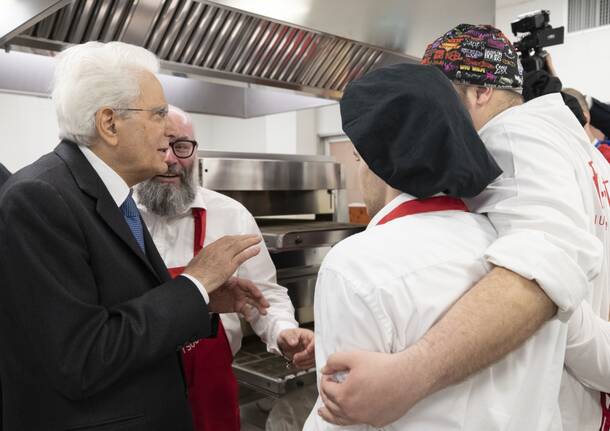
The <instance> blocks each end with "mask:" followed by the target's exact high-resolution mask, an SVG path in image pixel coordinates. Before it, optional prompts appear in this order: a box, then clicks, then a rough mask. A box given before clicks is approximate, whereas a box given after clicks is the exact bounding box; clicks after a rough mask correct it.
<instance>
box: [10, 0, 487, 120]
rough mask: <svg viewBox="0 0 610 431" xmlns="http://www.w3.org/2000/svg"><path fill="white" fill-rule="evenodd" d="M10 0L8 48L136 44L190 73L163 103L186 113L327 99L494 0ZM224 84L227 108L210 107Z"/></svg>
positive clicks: (295, 105) (280, 107) (269, 109)
mask: <svg viewBox="0 0 610 431" xmlns="http://www.w3.org/2000/svg"><path fill="white" fill-rule="evenodd" d="M18 2H19V4H20V7H21V11H22V12H21V13H20V14H13V15H10V16H9V15H7V16H8V18H7V19H3V21H11V22H10V23H7V24H3V25H2V26H0V46H4V48H5V50H7V51H9V52H10V51H13V50H15V51H27V52H29V53H36V54H47V55H51V56H52V55H53V54H54V53H55V52H57V51H59V50H61V49H62V48H64V47H66V46H68V45H70V44H74V43H82V42H86V41H89V40H100V41H110V40H121V41H125V42H129V43H133V44H136V45H140V46H144V47H146V48H147V49H149V50H151V51H152V52H154V53H155V54H157V55H158V56H159V58H160V59H161V60H162V68H163V70H164V72H165V73H167V74H169V75H177V76H179V77H181V79H184V78H194V81H196V83H195V84H191V87H192V88H190V91H189V92H184V91H183V92H182V94H187V95H189V96H190V100H189V101H188V103H187V102H184V103H180V102H182V99H181V98H180V97H179V95H178V94H177V93H179V92H174V91H173V90H172V88H171V87H166V88H167V90H168V98H169V99H170V100H171V101H172V102H174V103H178V104H180V105H181V106H185V105H188V106H187V108H188V109H190V110H192V111H194V112H201V113H208V114H219V115H232V116H238V117H249V116H257V115H265V114H268V113H273V112H282V111H287V110H294V109H302V108H306V107H313V106H320V105H323V104H327V103H332V101H336V100H338V99H340V97H341V94H342V91H343V89H344V88H345V86H346V85H347V83H348V82H349V81H350V80H352V79H355V78H358V77H360V76H362V75H363V74H364V73H366V72H367V71H370V70H372V69H374V68H377V67H380V66H382V65H385V64H391V63H396V62H401V61H414V59H415V58H416V57H417V56H419V55H420V54H421V52H413V53H411V52H409V50H411V49H412V47H411V45H413V43H414V42H416V43H419V39H418V37H425V38H427V40H431V39H432V38H433V37H434V36H436V35H438V34H440V33H441V32H442V31H444V30H446V29H447V28H449V27H451V26H452V25H454V24H456V23H458V22H461V21H464V20H466V21H469V20H467V19H465V18H466V17H467V16H469V14H470V16H473V19H474V21H476V22H492V21H493V5H494V2H493V0H467V1H465V2H460V5H459V7H456V6H454V3H456V2H453V1H448V0H443V1H437V2H430V1H428V0H415V1H406V0H376V1H370V0H290V1H287V0H218V1H213V2H212V1H207V0H206V1H203V0H74V1H68V2H66V0H62V1H57V0H19V1H18ZM8 3H9V6H10V4H11V3H17V2H16V1H15V0H13V1H11V0H8ZM66 3H67V4H66ZM431 3H433V5H431ZM28 5H29V6H28ZM3 9H4V4H2V5H0V16H5V15H4V10H3ZM28 10H29V15H28V13H26V12H27V11H28ZM441 10H443V13H442V15H441V14H440V13H439V12H440V11H441ZM447 12H450V14H449V16H448V15H447ZM470 21H472V20H470ZM421 44H422V45H423V46H421V51H423V48H424V46H425V44H424V42H422V43H421ZM11 54H12V53H10V54H8V55H4V56H3V57H0V66H2V62H4V63H5V64H7V63H8V62H11V64H12V66H11V67H12V68H15V67H17V66H15V64H13V63H14V61H13V59H12V58H10V56H11ZM409 54H412V55H409ZM0 79H1V77H0ZM20 79H21V86H22V87H23V86H26V85H27V83H26V82H23V78H22V77H21V78H20ZM186 80H187V81H192V79H186ZM3 81H5V82H1V81H0V89H1V88H4V89H6V90H13V91H24V90H23V88H21V87H20V88H19V89H18V90H16V89H14V88H13V89H11V88H6V86H7V85H10V83H9V84H7V82H6V81H11V82H12V81H14V79H4V80H3ZM177 82H179V81H177ZM41 85H42V84H41V82H40V79H39V82H38V83H37V84H36V85H32V88H31V89H30V92H32V93H37V92H38V90H39V89H40V86H41ZM185 85H186V84H184V83H182V86H183V87H184V86H185ZM35 88H36V89H35ZM225 88H226V94H227V95H228V96H227V97H228V99H230V100H232V101H234V102H235V103H231V104H230V105H231V106H233V107H227V106H224V107H219V104H218V103H219V101H220V102H221V101H222V100H223V96H222V94H223V92H225ZM270 88H276V89H282V90H284V91H277V90H276V91H270V90H269V89H270ZM172 93H175V94H172ZM210 94H216V95H219V97H217V98H215V99H213V100H214V103H209V100H210V99H208V102H206V101H204V100H203V96H205V95H207V96H208V97H209V95H210ZM197 95H201V97H197ZM267 96H269V99H268V98H267ZM312 96H314V97H312ZM172 98H173V100H172ZM291 100H292V102H291V103H289V102H290V101H291ZM329 101H331V102H329ZM261 107H265V108H261Z"/></svg>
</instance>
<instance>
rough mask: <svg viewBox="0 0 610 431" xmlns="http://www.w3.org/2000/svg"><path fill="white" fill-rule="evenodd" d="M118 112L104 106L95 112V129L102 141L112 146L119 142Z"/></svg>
mask: <svg viewBox="0 0 610 431" xmlns="http://www.w3.org/2000/svg"><path fill="white" fill-rule="evenodd" d="M117 119H118V117H117V114H116V112H115V111H114V110H113V109H112V108H109V107H103V108H101V109H99V110H98V111H97V112H96V113H95V129H96V130H97V134H98V136H99V137H100V138H101V139H102V141H104V142H106V143H107V144H109V145H111V146H115V145H117V144H118V141H119V138H118V130H117V125H116V122H117Z"/></svg>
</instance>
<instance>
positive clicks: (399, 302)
mask: <svg viewBox="0 0 610 431" xmlns="http://www.w3.org/2000/svg"><path fill="white" fill-rule="evenodd" d="M410 199H413V197H411V196H409V195H406V194H401V195H400V196H398V197H397V198H395V199H394V200H393V201H392V202H390V203H389V204H387V205H386V206H385V207H384V208H383V209H382V210H381V211H380V212H379V213H378V214H377V215H375V217H374V218H373V219H372V221H371V223H370V224H369V226H368V227H367V229H366V230H365V231H364V232H362V233H360V234H357V235H353V236H351V237H349V238H347V239H346V240H344V241H342V242H340V243H339V244H337V245H336V246H335V247H334V248H333V249H332V250H331V251H330V253H329V254H328V255H327V257H326V258H325V259H324V262H323V264H322V266H321V269H320V273H319V275H318V281H317V285H316V292H315V302H314V313H315V322H316V328H315V331H316V366H317V368H318V370H317V371H318V383H319V377H320V369H321V368H322V367H323V366H324V364H325V363H326V361H327V358H328V356H329V355H331V354H332V353H335V352H339V351H351V350H365V351H377V352H387V353H394V352H400V351H403V350H404V349H406V348H407V347H409V346H410V345H412V344H413V343H415V342H416V341H417V340H419V339H420V338H421V337H422V336H423V335H424V334H425V333H426V332H427V331H428V329H429V328H430V327H431V326H432V325H433V324H434V323H435V322H436V321H437V320H438V319H439V318H440V317H441V316H442V315H443V314H444V313H445V312H446V311H447V310H448V309H449V308H450V307H451V306H452V305H453V303H454V302H455V301H456V300H457V299H458V298H460V296H462V295H463V294H464V293H465V292H466V291H467V290H468V289H469V288H470V287H471V286H473V285H474V284H475V283H476V282H478V281H479V280H480V279H481V278H482V277H483V276H485V274H486V273H487V272H488V271H489V269H490V267H491V265H490V264H489V263H488V262H487V261H486V259H485V258H484V253H485V251H486V250H487V249H488V248H489V246H490V244H491V243H492V242H493V241H494V240H495V239H496V232H495V230H494V228H493V227H492V225H491V223H490V222H489V220H488V219H487V218H485V217H484V216H482V215H477V214H473V213H468V212H463V211H441V212H430V213H423V214H414V215H409V216H406V217H401V218H398V219H395V220H393V221H390V222H388V223H386V224H383V225H376V224H377V222H378V221H379V220H380V219H381V218H383V217H384V216H385V215H386V214H388V213H389V212H390V211H391V210H393V209H394V208H395V207H396V206H398V205H399V204H401V203H402V202H404V201H407V200H410ZM562 325H563V324H562V323H561V322H560V321H559V320H557V319H554V320H552V321H550V322H547V323H546V324H544V325H543V327H542V328H541V329H540V331H538V332H537V333H536V334H535V335H534V336H533V337H531V338H530V339H529V340H528V341H527V342H526V343H525V344H524V345H523V346H522V347H521V348H520V349H518V350H516V351H514V352H512V353H510V354H509V355H507V356H506V358H504V359H503V360H502V361H500V362H498V363H496V364H494V365H492V366H491V367H489V368H486V369H484V370H482V371H480V372H479V373H477V374H475V375H473V376H471V377H470V378H468V379H467V380H466V381H464V382H462V383H460V384H458V385H454V386H451V387H449V388H446V389H444V390H442V391H439V392H437V393H435V394H433V395H432V396H430V397H428V398H426V399H424V400H422V401H420V402H419V403H418V404H416V405H415V407H413V408H412V409H411V410H410V411H409V412H408V413H407V414H406V415H405V416H403V417H402V418H400V419H399V420H397V421H396V422H394V423H392V424H391V425H389V426H387V427H384V430H386V431H394V430H401V431H404V430H417V431H421V430H435V431H436V430H469V431H470V430H476V431H479V430H485V431H492V430H503V431H512V430H514V431H523V430H528V431H536V430H549V429H556V428H552V424H555V425H557V424H559V421H560V417H559V412H558V410H557V393H558V391H559V380H560V376H561V371H562V368H563V354H564V348H565V339H561V336H562V330H561V326H562ZM388 372H392V371H391V370H388ZM321 406H322V402H321V399H320V398H318V400H317V402H316V405H315V407H314V409H313V411H312V413H311V414H310V415H309V417H308V419H307V422H306V424H305V428H304V430H305V431H311V430H334V429H343V428H341V427H337V426H335V425H331V424H329V423H327V422H325V421H324V420H323V419H322V418H320V417H319V416H318V414H317V410H318V409H319V408H320V407H321ZM345 429H349V430H372V429H373V428H371V427H369V426H366V425H358V426H350V427H345Z"/></svg>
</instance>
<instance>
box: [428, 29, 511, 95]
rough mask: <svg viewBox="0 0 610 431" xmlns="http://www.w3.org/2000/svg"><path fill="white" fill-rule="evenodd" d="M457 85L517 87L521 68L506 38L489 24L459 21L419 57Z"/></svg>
mask: <svg viewBox="0 0 610 431" xmlns="http://www.w3.org/2000/svg"><path fill="white" fill-rule="evenodd" d="M421 63H422V64H431V65H434V66H437V67H438V68H440V69H441V70H442V71H443V73H444V74H445V75H446V76H447V77H448V78H449V79H450V80H451V81H454V82H456V83H459V84H467V85H481V86H485V87H494V88H503V89H520V88H521V87H522V85H523V68H522V66H521V62H520V61H519V56H518V55H517V51H516V50H515V48H514V47H513V45H512V43H510V41H509V40H508V38H507V37H506V36H505V35H504V33H502V32H501V31H500V30H498V29H497V28H495V27H492V26H490V25H472V24H460V25H458V26H457V27H455V28H453V29H451V30H449V31H448V32H447V33H445V34H444V35H443V36H441V37H439V38H438V39H436V40H435V41H434V42H432V43H431V44H430V45H428V48H426V52H425V53H424V56H423V58H422V60H421Z"/></svg>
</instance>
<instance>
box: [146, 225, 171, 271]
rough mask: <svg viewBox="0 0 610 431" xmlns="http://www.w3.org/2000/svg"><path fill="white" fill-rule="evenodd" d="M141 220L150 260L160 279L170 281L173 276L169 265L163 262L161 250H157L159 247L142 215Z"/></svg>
mask: <svg viewBox="0 0 610 431" xmlns="http://www.w3.org/2000/svg"><path fill="white" fill-rule="evenodd" d="M140 220H141V221H142V228H143V229H142V230H143V232H144V246H145V248H146V255H147V256H148V260H149V261H150V264H151V265H152V267H153V268H154V269H155V271H156V273H157V275H158V276H159V279H160V280H161V281H169V280H170V279H171V276H170V275H169V272H168V271H167V266H165V262H163V259H162V258H161V255H160V254H159V251H158V250H157V247H156V246H155V243H154V242H153V239H152V237H151V236H150V232H148V228H147V227H146V223H144V220H143V219H142V217H140Z"/></svg>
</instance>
